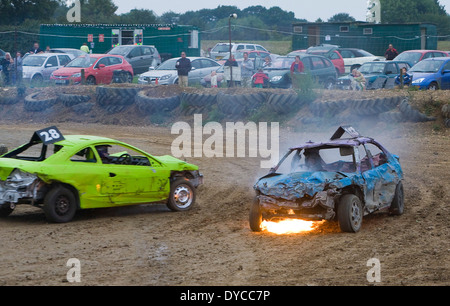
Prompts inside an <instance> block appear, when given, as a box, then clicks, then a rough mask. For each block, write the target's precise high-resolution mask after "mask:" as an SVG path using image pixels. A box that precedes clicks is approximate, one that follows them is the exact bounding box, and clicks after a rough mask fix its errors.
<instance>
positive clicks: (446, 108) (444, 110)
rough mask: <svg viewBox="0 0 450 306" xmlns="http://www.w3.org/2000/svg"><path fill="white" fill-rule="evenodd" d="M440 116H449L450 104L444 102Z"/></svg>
mask: <svg viewBox="0 0 450 306" xmlns="http://www.w3.org/2000/svg"><path fill="white" fill-rule="evenodd" d="M441 112H442V117H444V118H450V104H444V106H442V109H441Z"/></svg>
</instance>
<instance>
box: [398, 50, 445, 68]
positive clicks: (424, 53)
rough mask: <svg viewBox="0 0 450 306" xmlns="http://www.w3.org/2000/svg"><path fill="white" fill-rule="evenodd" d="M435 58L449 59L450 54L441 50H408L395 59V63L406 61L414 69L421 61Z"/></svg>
mask: <svg viewBox="0 0 450 306" xmlns="http://www.w3.org/2000/svg"><path fill="white" fill-rule="evenodd" d="M434 57H448V53H447V52H445V51H439V50H408V51H404V52H402V53H400V54H399V55H397V57H396V58H394V60H395V61H406V62H408V63H409V65H410V66H411V67H412V66H414V65H415V64H417V63H418V62H420V61H421V60H424V59H427V58H434Z"/></svg>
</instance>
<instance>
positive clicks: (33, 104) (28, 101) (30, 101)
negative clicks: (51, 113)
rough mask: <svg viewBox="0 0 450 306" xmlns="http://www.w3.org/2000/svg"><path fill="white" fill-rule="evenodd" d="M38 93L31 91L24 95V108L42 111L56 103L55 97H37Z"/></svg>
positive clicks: (31, 110)
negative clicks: (31, 92)
mask: <svg viewBox="0 0 450 306" xmlns="http://www.w3.org/2000/svg"><path fill="white" fill-rule="evenodd" d="M39 94H40V93H33V94H30V95H28V96H26V97H25V101H24V109H25V110H27V111H30V112H42V111H44V110H46V109H48V108H50V107H52V106H53V105H55V104H56V102H57V98H56V97H54V98H44V99H39V98H37V96H38V95H39Z"/></svg>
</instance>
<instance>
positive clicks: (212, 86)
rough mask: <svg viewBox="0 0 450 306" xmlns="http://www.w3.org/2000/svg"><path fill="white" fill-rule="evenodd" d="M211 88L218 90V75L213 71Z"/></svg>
mask: <svg viewBox="0 0 450 306" xmlns="http://www.w3.org/2000/svg"><path fill="white" fill-rule="evenodd" d="M211 88H217V73H216V71H211Z"/></svg>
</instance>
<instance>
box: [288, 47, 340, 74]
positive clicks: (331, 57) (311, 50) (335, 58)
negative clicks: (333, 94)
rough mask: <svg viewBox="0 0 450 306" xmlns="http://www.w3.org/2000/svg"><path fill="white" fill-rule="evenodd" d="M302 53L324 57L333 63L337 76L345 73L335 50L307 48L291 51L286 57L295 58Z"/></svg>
mask: <svg viewBox="0 0 450 306" xmlns="http://www.w3.org/2000/svg"><path fill="white" fill-rule="evenodd" d="M302 53H308V54H317V55H322V56H325V57H326V58H328V59H329V60H330V61H331V62H332V63H333V65H334V67H335V68H336V73H337V75H338V76H339V75H341V74H344V73H345V64H344V59H343V58H342V56H341V54H340V53H339V51H337V50H334V49H331V50H330V49H328V48H326V49H324V48H322V47H320V46H319V47H311V48H308V50H297V51H292V52H291V53H289V54H288V56H295V55H299V54H302Z"/></svg>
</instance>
